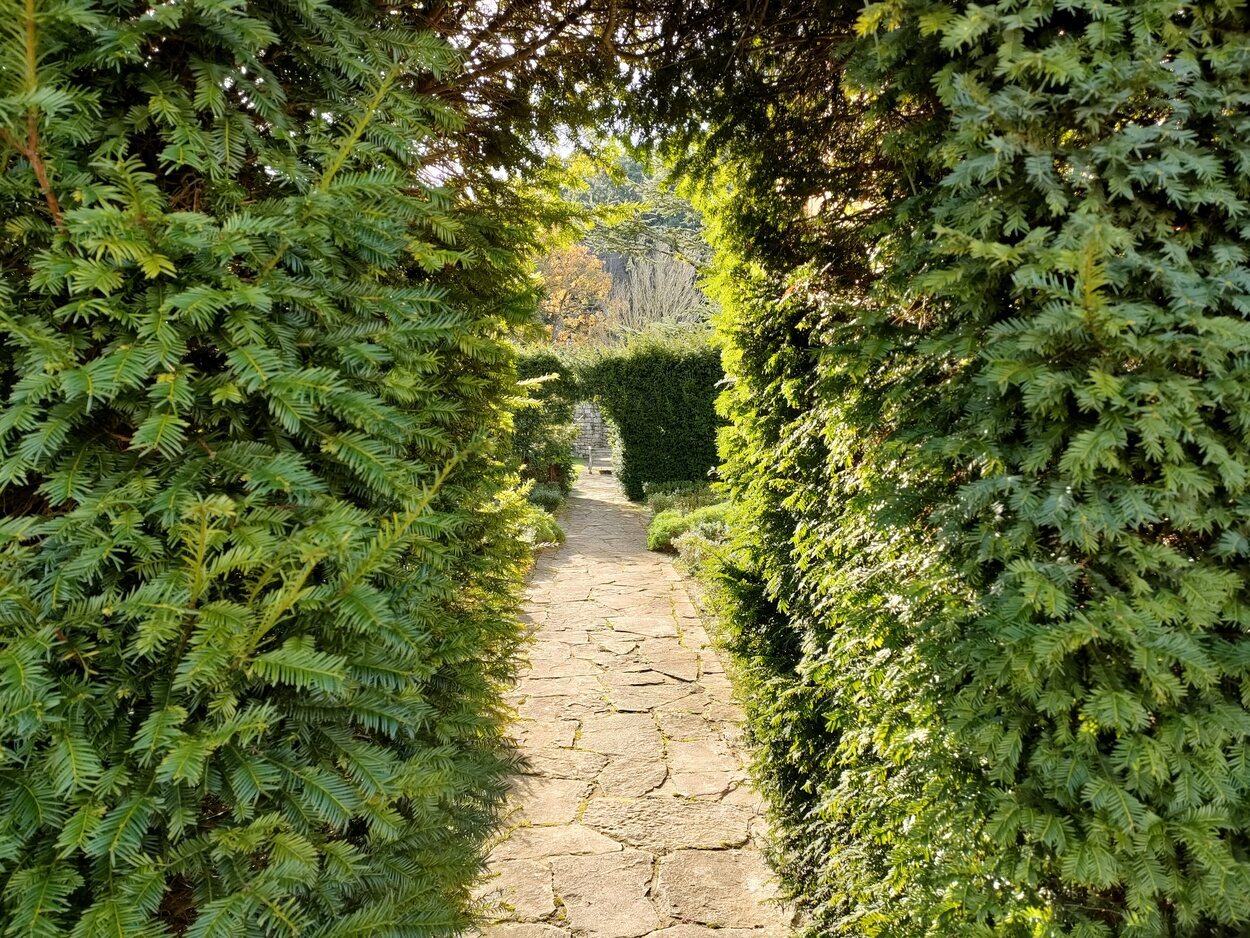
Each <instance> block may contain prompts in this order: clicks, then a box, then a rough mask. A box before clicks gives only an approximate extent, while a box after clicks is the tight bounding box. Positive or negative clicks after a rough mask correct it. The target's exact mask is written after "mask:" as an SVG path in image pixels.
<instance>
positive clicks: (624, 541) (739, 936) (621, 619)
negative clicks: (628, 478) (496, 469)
mask: <svg viewBox="0 0 1250 938" xmlns="http://www.w3.org/2000/svg"><path fill="white" fill-rule="evenodd" d="M646 523H647V514H646V513H645V512H644V511H643V510H642V509H640V508H638V507H636V506H633V505H630V504H629V503H628V502H626V501H625V499H624V497H623V496H622V495H621V494H620V492H619V489H618V486H617V483H616V480H615V479H614V478H612V477H611V476H602V475H587V474H583V476H582V478H581V480H580V481H579V482H578V485H577V488H576V489H575V490H574V493H573V497H572V499H571V500H570V510H569V512H568V514H567V515H566V516H565V519H564V526H565V528H566V529H567V531H568V541H567V543H566V544H565V545H564V546H563V547H562V548H560V549H559V550H557V551H552V552H550V553H547V554H546V555H544V556H543V557H542V559H541V560H540V562H539V563H538V565H537V567H536V569H535V570H534V573H533V576H532V578H531V580H530V586H529V591H528V594H527V600H526V610H525V612H526V615H527V617H528V619H529V621H531V622H532V623H533V627H534V643H533V645H532V646H531V650H530V661H531V670H530V671H529V672H528V673H527V674H526V675H525V676H524V677H523V678H522V680H521V681H520V683H519V684H518V686H517V688H516V692H515V694H516V701H515V702H516V704H517V706H518V711H519V714H520V722H519V725H518V729H517V739H518V744H519V747H520V750H521V754H522V755H523V756H524V757H525V759H526V761H527V764H528V768H527V769H526V774H525V775H523V776H522V777H521V778H520V780H519V782H518V784H517V786H516V790H515V793H514V797H515V800H516V803H517V809H516V812H515V814H514V817H513V823H514V824H515V826H514V828H513V829H512V830H511V832H510V833H509V834H508V835H507V836H506V837H505V838H504V839H503V840H502V841H501V842H500V843H499V844H498V845H497V846H496V848H495V849H494V851H493V852H492V854H491V874H492V875H491V878H490V879H489V880H488V882H487V883H486V884H485V886H484V887H483V890H482V898H483V899H484V900H485V901H486V902H487V903H489V908H490V910H491V916H490V917H491V918H492V919H493V920H494V921H495V923H496V924H494V925H492V926H490V927H489V928H487V930H486V934H487V936H489V938H571V936H579V938H642V936H651V938H782V936H785V935H788V934H790V929H789V928H788V927H787V925H786V924H785V923H786V922H787V921H788V916H787V915H786V914H785V913H784V912H783V910H782V909H781V908H779V907H778V906H777V904H776V902H775V896H776V893H775V891H774V888H773V886H772V882H771V876H770V873H769V870H768V867H767V866H766V864H765V862H764V860H763V857H762V855H761V853H760V850H759V847H758V843H757V840H758V838H759V837H760V835H761V834H762V833H763V827H762V819H761V807H760V803H759V800H758V797H757V796H756V795H755V794H754V793H753V792H752V790H751V788H750V786H749V785H748V782H747V775H746V772H745V771H744V769H743V761H742V756H741V753H740V751H739V744H738V739H739V735H738V734H739V729H738V727H739V721H740V718H741V715H740V713H739V712H738V710H737V708H736V707H735V706H734V705H733V704H732V702H731V699H730V688H729V682H728V680H727V679H726V677H725V674H724V672H723V671H722V669H721V666H720V662H719V660H718V659H717V656H716V652H715V651H714V650H713V649H712V647H711V645H710V643H709V641H708V637H707V633H706V632H705V631H704V629H703V626H702V624H701V622H700V620H699V617H698V614H697V613H696V612H695V608H694V606H693V605H692V604H691V602H690V597H689V595H688V594H687V592H686V588H685V586H684V585H683V584H682V581H681V578H680V576H679V575H678V574H677V572H676V571H675V570H674V568H673V563H672V561H671V559H669V558H668V557H666V556H663V555H660V554H654V553H649V552H648V551H647V550H646V547H645V532H646Z"/></svg>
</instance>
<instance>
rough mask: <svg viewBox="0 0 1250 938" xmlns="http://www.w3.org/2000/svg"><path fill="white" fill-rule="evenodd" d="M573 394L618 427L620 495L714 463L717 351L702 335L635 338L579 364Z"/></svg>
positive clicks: (638, 493)
mask: <svg viewBox="0 0 1250 938" xmlns="http://www.w3.org/2000/svg"><path fill="white" fill-rule="evenodd" d="M578 378H579V384H580V388H579V390H580V394H581V395H582V397H584V398H588V399H593V400H594V401H595V402H596V403H598V404H599V406H600V407H602V408H603V411H604V413H605V414H606V415H607V416H608V417H609V418H610V419H611V420H612V421H613V422H614V423H615V424H616V426H617V429H618V430H619V432H620V439H621V455H620V465H619V467H618V470H617V471H618V472H619V474H620V478H621V484H622V485H623V486H624V488H625V493H626V495H628V496H629V497H630V498H631V499H633V500H634V501H639V500H641V499H642V497H643V486H644V485H645V484H646V483H648V482H684V481H691V480H706V479H707V477H708V473H709V471H711V470H712V468H713V467H715V466H716V464H717V462H718V457H717V452H716V434H717V430H718V428H719V427H720V425H721V420H720V418H719V417H718V416H717V413H716V398H717V395H718V394H719V392H720V382H721V380H722V379H723V378H724V370H723V368H722V367H721V362H720V352H719V351H718V350H717V349H716V348H715V347H713V346H712V345H711V344H710V342H709V341H708V339H707V338H706V337H705V336H703V335H702V334H690V333H684V332H682V333H671V334H670V333H661V334H656V335H643V336H640V337H638V338H636V339H634V340H633V341H631V342H630V343H628V344H627V345H625V346H623V347H621V348H616V349H607V350H601V351H598V352H595V353H592V354H590V355H589V356H588V357H586V358H584V359H583V360H581V361H580V362H579V363H578Z"/></svg>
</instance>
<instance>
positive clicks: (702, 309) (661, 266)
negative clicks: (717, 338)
mask: <svg viewBox="0 0 1250 938" xmlns="http://www.w3.org/2000/svg"><path fill="white" fill-rule="evenodd" d="M711 309H712V302H711V301H710V300H709V299H708V297H707V295H706V294H704V292H703V291H702V290H701V289H700V288H699V282H698V271H697V270H696V269H695V267H694V266H693V265H692V264H690V263H688V262H687V261H685V260H683V259H681V258H680V257H674V256H672V255H670V254H665V253H663V252H661V251H655V252H653V253H652V254H650V255H649V256H645V257H638V258H630V259H629V260H628V261H627V263H626V267H625V277H624V278H622V279H620V280H618V281H617V283H616V284H615V286H614V287H613V289H612V295H611V296H610V297H609V298H608V309H607V314H608V315H607V326H608V328H610V329H612V330H613V331H614V332H617V333H632V332H637V331H639V330H641V329H643V328H645V327H646V326H648V325H651V324H652V323H692V322H702V321H704V320H706V319H707V318H708V315H709V313H710V311H711Z"/></svg>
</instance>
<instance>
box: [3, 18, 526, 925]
mask: <svg viewBox="0 0 1250 938" xmlns="http://www.w3.org/2000/svg"><path fill="white" fill-rule="evenodd" d="M409 16H410V14H408V13H406V12H404V11H403V10H401V9H400V8H387V7H382V6H378V5H376V4H373V3H366V2H356V0H343V2H334V3H327V2H321V0H315V2H284V0H272V2H271V0H255V2H248V3H238V2H232V0H185V2H178V3H163V4H161V3H158V4H148V3H137V4H136V3H133V2H126V0H4V3H3V5H2V6H0V166H2V167H3V174H2V176H0V223H2V228H0V910H2V911H0V928H2V929H3V931H4V933H5V934H6V935H15V936H16V935H22V936H27V935H29V936H49V938H51V936H57V935H72V936H76V938H99V936H105V935H116V936H126V938H141V936H159V935H186V936H189V938H226V936H229V938H241V936H261V935H265V936H274V935H306V936H324V938H330V936H359V935H366V934H367V935H379V936H385V935H393V936H426V935H450V934H454V933H456V932H458V931H459V930H461V929H462V928H463V927H465V924H466V911H467V909H468V906H469V903H468V897H467V890H468V883H469V881H470V879H471V878H472V876H473V875H474V874H475V873H476V872H477V870H478V869H479V867H480V862H481V861H480V841H481V839H482V838H483V836H484V835H485V833H486V832H487V831H488V830H489V829H490V827H491V824H492V821H493V817H494V813H495V810H496V806H497V803H498V801H499V799H500V797H501V789H502V784H503V783H502V777H503V774H504V771H505V769H506V762H507V760H506V758H505V757H504V756H503V755H502V754H501V747H500V732H501V731H500V709H501V708H500V704H499V688H500V685H501V682H502V681H503V680H504V679H506V677H507V676H508V670H509V665H508V657H509V652H510V650H511V649H512V647H513V644H514V642H515V640H516V630H515V627H514V625H513V624H512V622H511V620H510V619H509V616H508V608H509V604H510V602H511V599H512V597H513V596H514V594H515V590H516V584H517V580H518V577H519V570H520V568H521V564H522V560H523V558H522V556H521V554H520V550H521V548H520V546H519V545H518V544H516V543H515V542H514V540H513V538H512V535H514V534H515V528H516V522H517V519H518V518H519V513H520V511H521V510H522V509H521V506H520V504H519V503H518V497H517V496H515V495H513V494H509V486H510V483H511V480H510V477H509V474H508V467H507V465H506V459H507V452H506V438H505V433H504V432H503V431H504V429H505V428H506V425H507V418H506V414H505V412H504V407H505V404H506V401H507V399H508V398H509V396H510V395H511V394H512V393H513V392H512V388H511V379H510V378H509V374H510V367H511V366H510V361H511V353H510V352H509V350H508V349H507V347H506V346H505V345H504V344H503V343H502V342H501V341H500V339H499V337H498V333H499V331H500V327H501V326H502V325H504V324H506V323H507V322H509V321H517V320H518V318H519V317H520V316H521V314H522V306H523V304H521V303H520V302H519V301H518V300H517V297H518V296H520V294H521V293H522V292H523V290H522V287H521V286H520V285H517V284H514V283H512V282H510V281H509V275H508V274H507V273H506V270H507V269H508V268H509V267H510V266H511V267H519V266H520V265H518V264H509V260H508V259H509V256H510V255H509V251H510V250H511V248H510V246H509V241H508V238H507V237H506V235H501V234H500V233H499V232H497V231H496V232H493V233H492V231H491V227H490V226H491V222H490V221H489V219H487V218H485V217H484V216H483V215H481V214H480V213H478V214H475V215H472V216H466V214H465V213H464V212H463V211H462V210H461V209H460V208H459V207H458V203H457V201H456V199H455V197H454V194H453V193H450V192H447V191H444V190H442V189H440V188H438V187H437V186H434V185H431V184H430V183H429V182H426V181H423V178H422V176H421V174H420V172H419V170H420V165H421V161H422V154H423V152H424V150H425V148H426V147H427V146H428V145H429V142H430V141H432V140H434V139H435V138H440V139H442V140H444V141H445V140H446V139H448V137H449V136H450V137H453V138H454V133H455V131H456V128H457V127H458V126H459V121H460V117H459V116H458V114H457V113H456V112H455V111H453V110H451V109H449V108H448V107H446V106H445V105H444V104H443V103H441V102H440V101H439V100H438V99H437V98H435V97H430V96H427V95H423V94H422V93H420V91H419V88H420V87H421V85H422V83H428V82H430V81H431V80H432V79H435V78H438V77H439V76H442V75H444V74H447V73H449V72H450V71H451V70H453V69H454V68H455V67H456V62H455V58H454V56H453V55H451V53H450V52H449V51H448V48H447V47H446V45H445V44H444V43H443V41H442V40H440V39H437V38H435V37H432V36H431V35H430V34H428V33H424V32H421V31H419V30H417V29H415V28H413V25H412V23H411V22H410V21H409V19H408V18H409ZM448 265H456V266H454V267H449V266H448ZM474 265H477V266H478V268H479V271H480V273H479V278H478V280H477V281H476V282H472V281H471V279H470V278H467V276H466V275H465V274H464V273H463V272H462V271H461V268H464V267H470V266H474Z"/></svg>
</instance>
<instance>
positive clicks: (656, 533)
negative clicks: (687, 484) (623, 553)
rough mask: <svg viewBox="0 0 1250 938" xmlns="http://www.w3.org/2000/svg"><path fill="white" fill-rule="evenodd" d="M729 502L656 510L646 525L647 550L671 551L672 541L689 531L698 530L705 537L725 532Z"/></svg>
mask: <svg viewBox="0 0 1250 938" xmlns="http://www.w3.org/2000/svg"><path fill="white" fill-rule="evenodd" d="M728 529H729V503H728V502H722V503H720V504H715V505H705V506H704V507H702V508H696V509H694V510H693V511H683V510H681V509H679V508H669V509H666V510H664V511H661V512H658V513H657V514H656V516H655V517H654V518H652V519H651V524H650V525H648V527H647V550H659V551H670V552H671V551H672V550H673V549H674V548H673V541H675V540H676V539H677V538H679V537H681V536H682V535H683V534H686V533H688V532H690V531H695V530H698V531H700V532H701V533H702V534H703V535H704V536H705V537H710V536H712V535H713V534H714V533H716V534H722V533H727V532H728Z"/></svg>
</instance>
